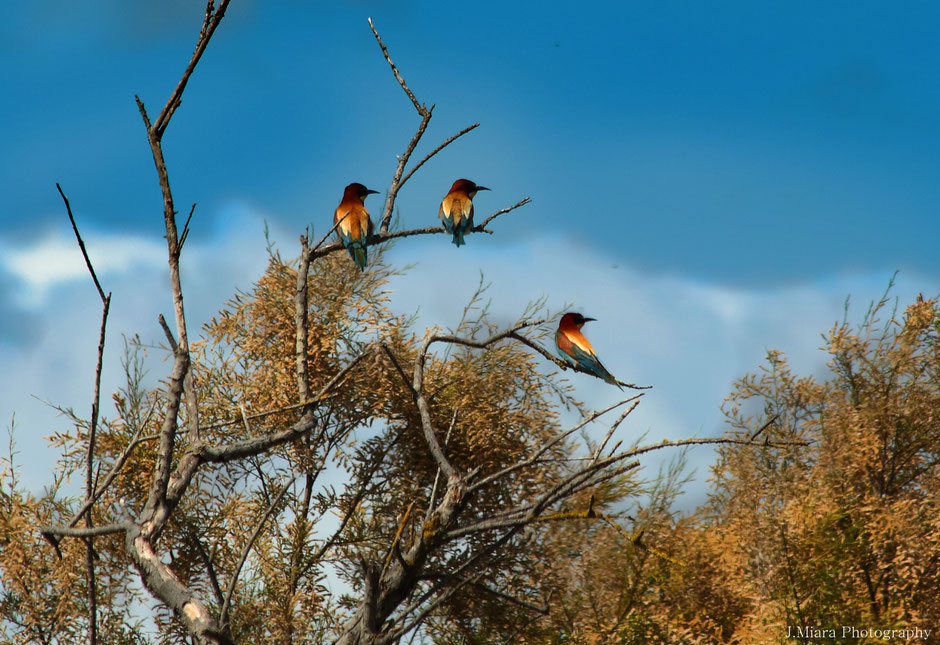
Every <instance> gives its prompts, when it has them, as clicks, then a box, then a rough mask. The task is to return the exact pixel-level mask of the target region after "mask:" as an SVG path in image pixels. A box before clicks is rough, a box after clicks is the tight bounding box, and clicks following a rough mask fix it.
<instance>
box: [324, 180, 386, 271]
mask: <svg viewBox="0 0 940 645" xmlns="http://www.w3.org/2000/svg"><path fill="white" fill-rule="evenodd" d="M376 193H378V191H377V190H369V189H368V188H366V187H365V186H363V185H362V184H358V183H353V184H349V185H348V186H346V190H344V191H343V199H342V200H340V202H339V206H337V207H336V212H335V213H333V224H337V223H338V224H339V225H338V226H337V227H336V232H337V233H338V234H339V239H340V241H341V242H342V243H343V246H345V247H346V250H347V251H349V256H350V257H351V258H352V259H353V262H355V263H356V266H357V267H359V270H360V271H361V270H363V269H365V268H366V264H367V263H368V259H369V258H368V253H367V251H366V245H367V244H368V241H369V236H370V235H372V220H371V219H369V211H367V210H366V207H365V201H366V197H367V196H368V195H374V194H376Z"/></svg>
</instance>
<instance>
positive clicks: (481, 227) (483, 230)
mask: <svg viewBox="0 0 940 645" xmlns="http://www.w3.org/2000/svg"><path fill="white" fill-rule="evenodd" d="M531 201H532V198H531V197H523V198H522V199H520V200H519V201H518V202H516V203H515V204H513V205H512V206H507V207H506V208H501V209H499V210H498V211H496V212H495V213H493V214H492V215H490V216H489V217H487V218H486V219H485V220H483V223H482V224H480V225H479V226H474V227H473V230H474V232H476V233H492V231H487V230H486V225H487V224H489V223H490V222H492V221H493V220H494V219H496V218H497V217H499V216H500V215H504V214H505V213H508V212H509V211H514V210H516V209H517V208H519V207H520V206H525V205H526V204H528V203H530V202H531Z"/></svg>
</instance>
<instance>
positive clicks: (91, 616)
mask: <svg viewBox="0 0 940 645" xmlns="http://www.w3.org/2000/svg"><path fill="white" fill-rule="evenodd" d="M55 187H56V188H58V189H59V194H60V195H61V196H62V201H64V202H65V210H66V211H67V212H68V216H69V221H70V222H71V223H72V231H74V233H75V239H76V240H77V241H78V247H79V248H80V249H81V251H82V256H83V257H84V258H85V266H87V267H88V272H89V273H90V274H91V279H92V280H93V281H94V283H95V288H96V289H97V290H98V296H99V297H100V298H101V326H100V327H99V330H98V354H97V359H96V363H95V390H94V395H93V398H92V403H91V419H90V420H89V422H88V450H87V454H86V458H85V503H86V505H87V507H88V514H87V515H85V526H86V528H88V529H91V528H92V526H93V522H92V514H91V507H92V506H93V505H94V499H95V477H94V472H95V438H96V435H97V431H98V414H99V407H100V404H101V370H102V368H103V365H104V343H105V338H106V335H107V328H108V312H109V311H110V309H111V294H110V293H108V295H105V293H104V289H102V288H101V282H99V281H98V276H97V274H96V273H95V267H94V266H93V265H92V263H91V258H90V257H89V256H88V251H87V250H86V249H85V243H84V242H83V241H82V236H81V234H80V233H79V232H78V224H76V223H75V217H74V216H73V215H72V206H71V205H70V204H69V199H68V197H66V196H65V192H64V191H63V190H62V186H60V185H59V184H56V185H55ZM85 571H86V574H87V575H86V577H87V578H88V623H89V625H88V639H89V643H90V644H91V645H95V644H96V643H97V642H98V601H97V584H96V576H95V548H94V541H93V540H92V538H91V537H88V538H87V540H86V542H85Z"/></svg>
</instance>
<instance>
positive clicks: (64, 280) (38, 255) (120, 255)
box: [0, 231, 166, 308]
mask: <svg viewBox="0 0 940 645" xmlns="http://www.w3.org/2000/svg"><path fill="white" fill-rule="evenodd" d="M84 242H85V247H86V249H87V251H88V255H89V257H90V258H91V261H92V265H93V266H94V268H95V273H96V274H97V276H98V280H99V281H103V280H105V279H106V278H107V277H109V276H111V275H112V274H121V273H126V272H128V271H130V270H138V269H141V268H153V267H156V266H159V265H161V264H163V265H165V264H166V245H165V243H164V244H160V240H154V241H151V240H144V239H141V238H139V237H134V236H129V235H107V234H102V235H86V237H85V239H84ZM0 258H2V259H0V262H2V264H3V266H4V267H5V268H6V269H7V271H9V272H10V273H11V274H12V275H13V276H14V277H15V278H16V279H17V280H19V281H20V283H21V285H22V288H21V289H20V292H19V293H18V294H17V296H18V300H19V302H18V304H20V305H21V306H25V307H30V308H35V307H40V306H42V305H43V304H45V303H46V299H47V298H48V296H49V292H50V291H51V290H52V289H54V288H55V287H57V286H61V285H64V284H68V283H71V282H75V281H77V280H90V276H89V273H88V269H87V267H86V266H85V261H84V259H83V258H82V253H81V251H80V250H79V248H78V244H77V243H76V242H75V238H74V237H68V236H66V234H65V233H64V232H62V231H54V232H50V233H49V234H47V235H46V236H45V237H44V238H42V239H41V240H39V242H37V243H36V244H34V245H33V246H29V247H25V248H19V247H11V246H8V245H3V247H0Z"/></svg>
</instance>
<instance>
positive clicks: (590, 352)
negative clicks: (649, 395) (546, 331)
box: [555, 313, 623, 389]
mask: <svg viewBox="0 0 940 645" xmlns="http://www.w3.org/2000/svg"><path fill="white" fill-rule="evenodd" d="M589 320H597V319H596V318H585V317H584V316H582V315H581V314H576V313H567V314H565V315H564V316H562V317H561V320H560V321H559V322H558V331H556V332H555V345H556V347H557V348H558V355H559V356H561V357H562V358H563V359H565V361H566V362H567V363H568V364H569V365H573V366H575V367H578V368H581V369H583V370H585V371H586V372H589V373H591V374H593V375H594V376H596V377H597V378H599V379H603V380H605V381H607V382H608V383H610V384H611V385H616V386H617V387H620V384H619V383H618V382H617V379H615V378H614V377H613V375H612V374H611V373H610V372H608V371H607V369H606V368H605V367H604V366H603V365H601V362H600V360H598V358H597V354H595V353H594V348H593V347H591V343H589V342H588V339H587V338H585V337H584V334H582V333H581V327H582V326H583V325H584V323H586V322H587V321H589ZM620 389H623V388H622V387H620Z"/></svg>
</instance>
